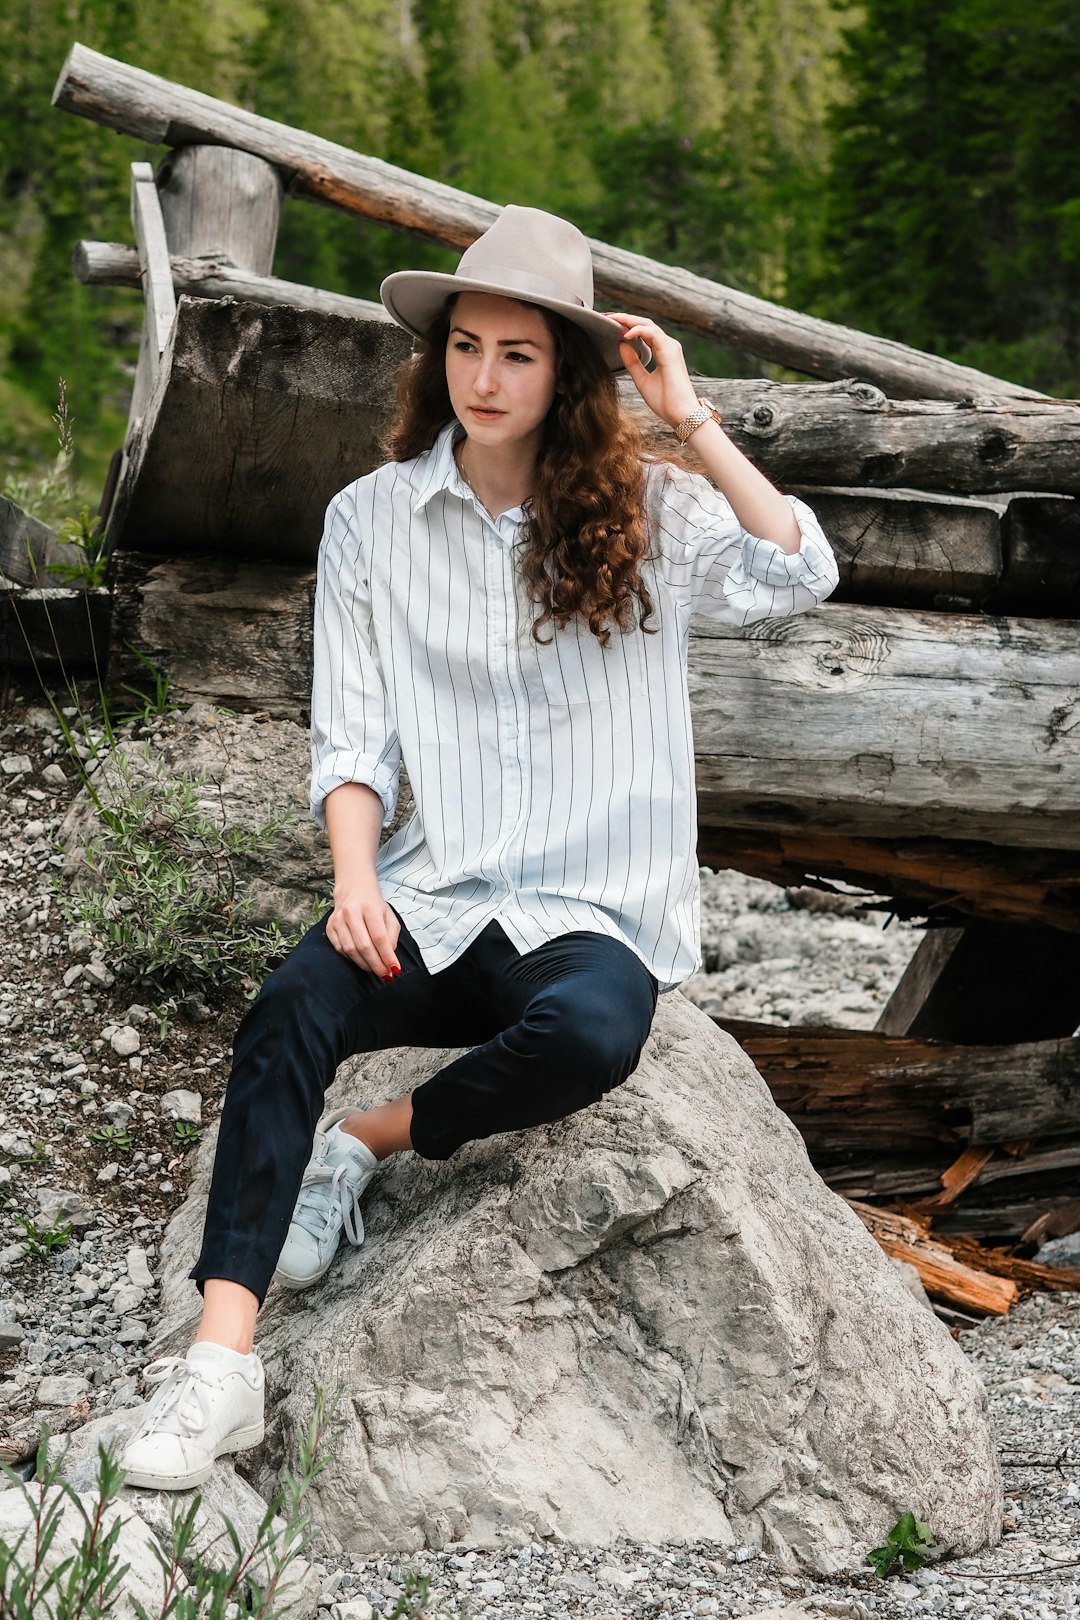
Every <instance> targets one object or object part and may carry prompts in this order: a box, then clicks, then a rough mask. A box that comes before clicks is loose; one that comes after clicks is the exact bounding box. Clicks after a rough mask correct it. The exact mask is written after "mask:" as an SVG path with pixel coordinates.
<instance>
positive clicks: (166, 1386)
mask: <svg viewBox="0 0 1080 1620" xmlns="http://www.w3.org/2000/svg"><path fill="white" fill-rule="evenodd" d="M143 1376H144V1378H145V1379H146V1381H147V1383H148V1384H160V1385H161V1388H160V1389H159V1390H158V1392H157V1394H156V1395H154V1396H153V1397H152V1399H151V1400H149V1401H148V1402H147V1404H146V1409H145V1411H144V1413H143V1419H142V1422H141V1424H140V1425H139V1427H138V1428H137V1429H136V1430H135V1432H134V1434H133V1435H132V1436H131V1439H130V1440H129V1441H128V1443H127V1445H126V1446H125V1448H124V1451H123V1454H122V1455H121V1458H120V1466H121V1467H122V1468H123V1469H124V1472H125V1474H126V1476H127V1477H126V1479H125V1481H124V1483H125V1484H127V1485H141V1486H144V1487H145V1488H146V1489H147V1490H152V1491H186V1490H190V1489H191V1487H192V1486H195V1485H202V1484H203V1483H204V1481H205V1480H207V1479H209V1477H210V1471H211V1469H212V1467H213V1464H214V1458H215V1457H221V1456H224V1455H225V1453H226V1452H231V1451H243V1450H244V1448H245V1447H246V1446H257V1445H258V1443H259V1441H260V1440H261V1439H262V1437H263V1393H264V1387H265V1378H264V1375H263V1367H262V1362H261V1361H260V1360H259V1358H258V1356H257V1355H255V1354H254V1352H252V1354H251V1355H250V1356H240V1355H239V1354H237V1353H236V1352H235V1351H232V1350H225V1349H223V1348H222V1346H220V1345H216V1344H205V1343H203V1344H193V1345H192V1346H191V1349H190V1350H189V1351H188V1353H187V1355H186V1356H165V1357H163V1358H162V1360H160V1361H152V1362H151V1363H150V1365H149V1367H147V1369H146V1371H145V1373H144V1374H143Z"/></svg>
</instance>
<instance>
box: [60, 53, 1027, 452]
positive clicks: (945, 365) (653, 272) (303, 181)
mask: <svg viewBox="0 0 1080 1620" xmlns="http://www.w3.org/2000/svg"><path fill="white" fill-rule="evenodd" d="M53 103H54V105H55V106H57V107H61V108H63V109H64V110H65V111H67V112H72V113H77V114H78V115H79V116H80V117H84V118H90V119H92V120H93V121H94V122H96V123H99V124H104V125H106V126H107V127H108V128H110V129H115V130H119V131H121V132H122V133H124V134H127V135H133V136H135V138H136V139H138V140H143V141H150V142H161V143H164V144H165V145H168V146H181V145H186V144H188V143H189V142H206V143H210V144H214V145H220V146H230V147H235V148H237V149H238V150H240V151H245V152H250V153H253V154H254V155H255V156H257V157H260V158H263V159H265V160H266V161H267V162H268V163H273V164H274V165H275V166H276V167H277V168H278V169H280V170H281V171H282V174H283V176H284V178H285V180H286V184H287V186H288V189H289V191H290V192H291V193H292V194H293V195H294V196H304V197H310V198H313V199H315V200H316V201H319V202H323V203H327V204H330V205H331V206H332V207H335V208H343V209H345V210H346V211H347V212H349V213H353V214H358V215H360V216H361V217H363V218H365V219H373V220H378V221H380V222H381V223H383V224H386V225H391V226H393V227H394V228H395V229H397V230H402V231H406V232H408V233H409V234H410V235H413V236H419V237H421V238H424V239H426V240H428V241H433V242H439V243H441V244H442V245H444V246H446V247H452V248H456V249H458V250H459V251H460V250H462V249H464V248H466V247H468V246H469V245H470V243H472V242H474V241H475V240H476V238H477V237H478V236H479V235H480V234H481V233H482V232H483V231H485V230H486V229H487V227H488V226H489V225H490V224H491V223H492V221H493V220H494V219H495V218H496V217H497V215H498V213H499V209H498V208H497V207H496V205H495V204H493V203H489V202H485V201H484V200H482V199H481V198H478V197H473V196H471V195H469V193H467V192H463V191H458V190H455V189H454V188H453V187H452V186H445V185H441V184H440V183H439V182H437V181H434V180H427V179H424V178H423V177H422V176H420V175H416V174H412V173H410V172H409V171H408V170H406V169H399V168H395V167H394V166H393V165H392V164H390V163H384V162H382V161H381V160H379V159H377V158H369V157H363V156H361V155H360V154H358V153H356V152H352V151H350V150H349V149H348V148H347V147H344V146H338V145H336V144H335V143H334V142H332V141H326V140H322V139H321V138H320V137H318V136H315V135H309V134H307V133H305V132H304V131H302V130H296V129H291V128H289V126H288V125H286V124H279V123H275V122H274V121H273V120H271V119H268V118H261V117H259V116H258V115H257V114H256V113H251V112H246V111H244V110H243V109H241V108H239V107H233V106H230V105H229V103H227V102H224V101H218V100H216V99H215V98H214V97H213V96H207V95H203V94H202V93H201V92H199V91H197V90H189V89H187V88H185V87H184V86H183V85H179V84H175V83H173V82H172V81H170V80H168V79H164V78H159V77H158V76H157V75H156V74H153V73H147V72H145V71H144V70H143V69H141V68H135V67H131V66H129V65H127V64H126V63H123V62H118V61H116V60H114V59H113V58H111V57H108V56H103V55H102V54H101V53H100V52H98V51H92V50H89V49H88V48H87V47H86V46H84V45H74V46H73V47H72V49H71V51H70V52H69V53H68V57H67V60H66V62H65V63H64V66H63V69H62V71H61V73H60V77H59V79H58V80H57V84H56V89H55V90H54V92H53ZM592 251H593V261H594V266H595V276H596V285H597V292H598V295H599V296H600V297H601V298H602V299H605V300H607V301H608V302H609V303H611V304H612V305H614V306H615V307H616V308H621V309H626V308H630V309H633V308H640V309H645V310H648V311H649V312H650V313H651V314H652V315H654V316H655V317H656V318H657V319H659V320H667V321H673V322H675V323H676V324H678V325H680V326H685V327H688V328H689V329H690V330H692V331H696V332H702V333H705V334H707V335H709V336H712V337H715V338H718V339H719V340H720V341H721V342H722V343H726V344H731V345H733V346H734V347H736V348H739V349H744V350H746V351H747V352H749V353H751V354H757V355H760V356H761V357H762V358H763V359H766V360H773V361H776V362H778V363H779V364H782V365H787V366H791V367H793V368H795V369H796V370H799V371H805V372H808V373H810V374H811V375H813V376H817V377H850V376H858V377H863V378H867V379H870V380H872V381H874V382H877V383H878V384H879V385H880V386H881V387H883V388H884V389H885V390H886V392H887V393H889V394H891V395H892V396H893V397H895V398H897V399H902V398H913V399H932V398H939V399H963V398H968V397H975V396H978V395H984V394H988V393H990V394H996V395H1000V396H1003V395H1007V394H1008V395H1013V396H1017V397H1021V396H1023V397H1036V396H1034V395H1032V393H1031V390H1028V389H1022V388H1020V387H1018V386H1017V385H1016V384H1013V383H1006V382H1002V381H1001V380H1000V379H999V378H995V377H990V376H988V375H987V374H986V373H984V372H979V371H976V370H973V369H972V368H970V367H967V366H958V365H956V364H954V363H953V362H951V361H947V360H941V359H940V358H938V357H937V356H935V355H927V354H922V353H919V352H918V351H917V350H914V349H909V348H907V347H905V345H903V344H901V343H895V342H892V341H890V340H889V339H887V338H876V337H871V336H868V335H867V334H865V333H861V332H855V331H853V330H851V329H850V328H849V327H844V326H838V325H836V324H835V323H833V322H831V321H823V320H817V319H815V318H814V317H812V316H808V315H800V314H798V313H797V312H796V311H794V310H788V309H784V308H782V307H781V306H779V305H777V304H771V303H769V302H768V301H767V300H766V299H763V298H753V297H751V296H750V295H749V294H746V293H741V292H738V291H736V290H735V289H733V288H731V287H724V286H722V285H720V284H719V283H717V282H713V281H708V280H706V279H705V278H704V277H702V276H695V275H692V274H691V273H690V272H689V271H686V270H680V269H676V268H675V267H673V266H671V265H666V264H658V263H657V262H655V261H654V260H651V259H646V258H644V257H642V256H641V255H639V254H635V253H629V252H627V251H626V250H625V249H621V248H613V247H610V246H608V245H607V244H606V243H603V242H593V243H592ZM861 481H862V482H868V481H869V480H861Z"/></svg>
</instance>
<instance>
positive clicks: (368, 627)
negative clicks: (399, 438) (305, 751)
mask: <svg viewBox="0 0 1080 1620" xmlns="http://www.w3.org/2000/svg"><path fill="white" fill-rule="evenodd" d="M313 641H314V666H315V674H314V680H313V683H312V691H311V813H312V815H313V816H314V818H315V820H316V821H317V822H318V823H319V825H320V826H325V825H326V815H325V811H324V809H323V801H324V800H325V798H326V795H327V794H328V793H330V792H332V791H333V789H334V788H336V787H341V785H342V784H343V783H344V782H362V783H364V784H365V785H366V786H368V787H370V788H373V789H374V790H375V792H376V793H377V794H378V795H379V797H380V799H381V800H382V802H383V826H384V827H387V826H389V824H390V820H391V818H392V816H393V814H394V806H395V805H396V803H397V795H398V783H399V780H400V774H401V747H400V744H399V742H398V734H397V726H396V724H395V722H394V718H393V714H392V711H391V706H390V702H389V699H388V696H387V691H386V683H385V681H384V679H383V671H382V665H381V663H380V660H379V652H378V646H377V643H376V638H375V629H374V624H373V621H372V612H371V595H370V590H369V586H368V572H367V563H366V562H365V560H364V548H363V546H362V544H361V536H360V534H359V530H358V524H357V521H356V506H355V502H354V499H353V495H352V491H351V490H344V491H343V492H342V493H341V494H340V495H337V496H335V497H334V499H333V500H332V501H331V503H330V505H329V507H328V508H327V512H326V524H325V527H324V529H323V537H322V544H321V545H320V547H319V568H318V583H317V585H316V590H315V623H314V635H313Z"/></svg>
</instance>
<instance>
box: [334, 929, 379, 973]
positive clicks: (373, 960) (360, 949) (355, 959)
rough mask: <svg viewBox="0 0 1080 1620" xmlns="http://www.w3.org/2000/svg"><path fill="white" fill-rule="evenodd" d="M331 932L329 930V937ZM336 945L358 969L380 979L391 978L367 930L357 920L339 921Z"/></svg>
mask: <svg viewBox="0 0 1080 1620" xmlns="http://www.w3.org/2000/svg"><path fill="white" fill-rule="evenodd" d="M329 932H330V930H329V928H327V934H328V935H329ZM335 943H336V945H337V949H338V950H339V951H340V952H341V954H342V956H347V957H348V958H349V961H350V962H352V963H353V964H354V965H355V966H356V967H358V968H363V969H364V970H365V972H368V973H374V974H375V975H376V976H377V977H378V978H380V979H386V978H389V977H390V975H389V973H388V972H387V970H386V968H384V966H383V963H382V958H381V956H380V955H379V953H378V951H377V950H376V949H375V948H374V946H373V945H372V943H371V939H370V937H369V935H368V932H367V929H366V928H365V927H364V925H363V923H362V922H360V921H358V920H357V919H356V918H353V919H351V920H350V921H346V920H345V919H344V918H341V919H339V921H338V928H337V941H336V942H335Z"/></svg>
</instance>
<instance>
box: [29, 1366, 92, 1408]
mask: <svg viewBox="0 0 1080 1620" xmlns="http://www.w3.org/2000/svg"><path fill="white" fill-rule="evenodd" d="M89 1388H90V1380H89V1379H88V1378H84V1377H83V1376H82V1374H81V1373H52V1374H50V1375H49V1377H47V1378H43V1379H42V1380H41V1383H40V1384H39V1385H38V1387H37V1397H36V1398H37V1403H38V1405H39V1406H74V1405H75V1403H76V1401H80V1400H81V1399H82V1397H83V1396H84V1395H85V1394H86V1392H87V1390H88V1389H89Z"/></svg>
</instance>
